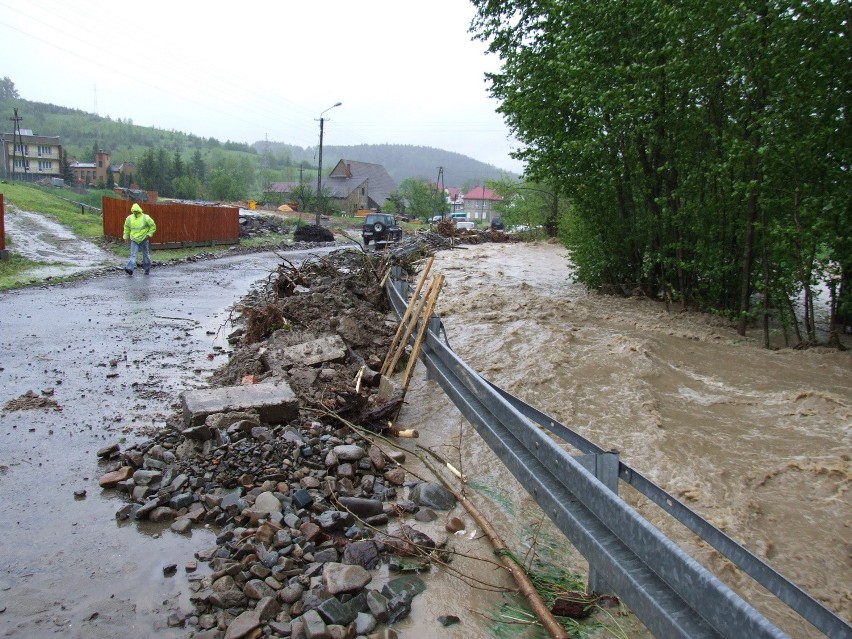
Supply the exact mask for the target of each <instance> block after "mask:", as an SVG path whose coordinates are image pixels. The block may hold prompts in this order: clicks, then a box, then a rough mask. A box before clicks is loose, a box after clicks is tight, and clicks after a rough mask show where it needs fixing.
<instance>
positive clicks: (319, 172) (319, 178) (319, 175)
mask: <svg viewBox="0 0 852 639" xmlns="http://www.w3.org/2000/svg"><path fill="white" fill-rule="evenodd" d="M341 104H342V102H338V103H337V104H333V105H331V106H330V107H328V109H326V110H325V111H330V110H331V109H333V108H334V107H339V106H340V105H341ZM325 111H323V112H322V113H320V117H319V121H320V143H319V166H318V167H317V226H319V225H320V215H321V214H322V208H323V207H322V205H321V203H322V201H323V200H322V125H323V123H324V122H325V118H324V117H322V116H323V113H325Z"/></svg>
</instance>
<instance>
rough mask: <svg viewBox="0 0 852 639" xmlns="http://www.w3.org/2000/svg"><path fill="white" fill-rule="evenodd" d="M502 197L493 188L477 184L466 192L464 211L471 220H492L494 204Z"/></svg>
mask: <svg viewBox="0 0 852 639" xmlns="http://www.w3.org/2000/svg"><path fill="white" fill-rule="evenodd" d="M502 199H503V198H502V197H500V196H499V195H497V193H495V192H494V191H492V190H491V189H486V188H485V187H484V186H477V187H476V188H474V189H471V190H470V191H468V192H467V193H465V194H464V212H465V213H467V218H468V219H469V220H483V221H485V222H490V221H491V216H492V215H493V212H494V205H495V204H496V203H497V202H500V201H501V200H502Z"/></svg>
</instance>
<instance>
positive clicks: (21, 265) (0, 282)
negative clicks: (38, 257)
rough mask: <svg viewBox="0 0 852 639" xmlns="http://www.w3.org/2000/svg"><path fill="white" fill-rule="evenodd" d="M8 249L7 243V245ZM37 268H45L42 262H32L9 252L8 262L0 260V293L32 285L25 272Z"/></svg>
mask: <svg viewBox="0 0 852 639" xmlns="http://www.w3.org/2000/svg"><path fill="white" fill-rule="evenodd" d="M6 246H7V248H8V243H7V245H6ZM39 266H47V264H45V263H44V262H33V261H31V260H28V259H25V258H23V257H20V256H18V255H15V254H14V253H12V252H11V251H9V259H8V260H0V291H8V290H10V289H13V288H21V287H23V286H28V285H30V284H33V283H34V282H33V281H32V280H28V279H27V277H26V274H27V271H30V270H32V269H34V268H36V267H39Z"/></svg>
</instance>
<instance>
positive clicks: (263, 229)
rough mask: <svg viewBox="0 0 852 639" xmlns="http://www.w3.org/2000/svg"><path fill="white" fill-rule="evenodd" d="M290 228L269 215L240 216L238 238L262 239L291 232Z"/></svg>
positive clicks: (285, 223)
mask: <svg viewBox="0 0 852 639" xmlns="http://www.w3.org/2000/svg"><path fill="white" fill-rule="evenodd" d="M292 230H293V229H292V226H291V225H289V224H287V222H285V221H284V220H282V219H280V218H277V217H273V216H270V215H240V237H241V238H250V237H264V236H267V235H272V234H287V233H290V232H292Z"/></svg>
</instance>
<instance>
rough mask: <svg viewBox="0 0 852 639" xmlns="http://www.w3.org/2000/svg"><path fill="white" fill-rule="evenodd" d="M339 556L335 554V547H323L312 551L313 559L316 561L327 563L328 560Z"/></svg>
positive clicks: (334, 559)
mask: <svg viewBox="0 0 852 639" xmlns="http://www.w3.org/2000/svg"><path fill="white" fill-rule="evenodd" d="M339 558H340V557H338V555H337V549H335V548H323V549H322V550H319V551H317V552H315V553H314V561H315V562H317V563H328V562H329V561H337V560H338V559H339Z"/></svg>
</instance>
